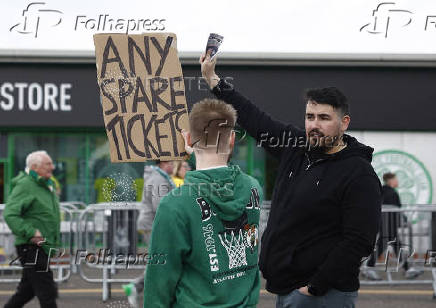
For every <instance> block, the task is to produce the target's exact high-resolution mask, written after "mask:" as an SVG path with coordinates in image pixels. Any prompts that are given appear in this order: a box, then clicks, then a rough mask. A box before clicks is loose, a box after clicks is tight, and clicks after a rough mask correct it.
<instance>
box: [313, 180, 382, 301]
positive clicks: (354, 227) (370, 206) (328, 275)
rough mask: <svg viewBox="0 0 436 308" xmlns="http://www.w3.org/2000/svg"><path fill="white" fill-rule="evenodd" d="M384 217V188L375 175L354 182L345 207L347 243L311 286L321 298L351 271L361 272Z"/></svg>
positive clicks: (341, 243) (336, 250)
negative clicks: (361, 266) (382, 211)
mask: <svg viewBox="0 0 436 308" xmlns="http://www.w3.org/2000/svg"><path fill="white" fill-rule="evenodd" d="M380 215H381V187H380V182H379V181H378V179H377V178H376V177H375V176H374V175H365V176H360V177H358V178H356V179H355V180H354V181H352V182H351V183H350V184H349V186H348V187H347V189H346V190H345V195H344V199H343V204H342V221H343V239H342V240H341V241H339V242H338V243H337V244H336V246H335V247H333V249H332V250H331V251H330V253H329V254H328V255H327V258H326V260H325V261H324V263H323V264H322V265H321V266H320V269H319V271H318V272H317V273H316V274H315V275H314V276H313V277H311V279H310V281H309V283H310V284H311V285H312V286H314V287H315V288H316V289H317V290H319V293H320V295H322V294H324V293H325V292H327V291H328V289H330V288H332V287H334V285H335V282H336V281H339V280H341V279H342V277H343V276H342V275H346V273H347V271H349V269H350V268H359V266H360V262H361V260H362V258H364V257H367V256H369V255H370V254H371V252H372V251H373V249H374V243H375V239H376V235H377V232H378V227H379V222H380Z"/></svg>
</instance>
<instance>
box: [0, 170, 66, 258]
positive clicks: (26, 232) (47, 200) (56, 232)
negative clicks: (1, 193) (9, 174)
mask: <svg viewBox="0 0 436 308" xmlns="http://www.w3.org/2000/svg"><path fill="white" fill-rule="evenodd" d="M52 184H53V183H52V182H51V181H50V180H45V179H43V178H41V177H38V176H37V174H36V173H35V172H33V171H30V174H27V173H25V172H20V173H19V174H18V176H16V177H15V178H14V179H13V180H12V193H11V195H10V196H9V198H8V201H7V202H6V206H5V210H4V212H3V215H4V218H5V221H6V223H7V224H8V226H9V228H10V229H11V230H12V233H13V234H14V235H15V245H21V244H30V239H31V238H32V237H33V235H34V234H35V231H36V229H38V230H39V231H40V232H41V234H42V236H43V237H44V238H45V240H46V242H45V243H44V244H43V245H42V248H43V249H44V252H45V253H47V254H49V253H50V248H58V247H59V246H60V212H59V200H58V197H57V196H56V193H55V190H54V187H53V185H52ZM51 253H52V254H53V253H54V250H52V252H51Z"/></svg>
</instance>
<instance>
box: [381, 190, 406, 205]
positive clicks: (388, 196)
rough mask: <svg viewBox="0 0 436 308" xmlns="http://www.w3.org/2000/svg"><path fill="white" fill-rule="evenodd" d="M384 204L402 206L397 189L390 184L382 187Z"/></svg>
mask: <svg viewBox="0 0 436 308" xmlns="http://www.w3.org/2000/svg"><path fill="white" fill-rule="evenodd" d="M382 196H383V204H389V205H395V206H398V207H401V201H400V196H399V195H398V193H397V191H396V190H395V189H393V188H392V187H390V186H388V185H383V187H382Z"/></svg>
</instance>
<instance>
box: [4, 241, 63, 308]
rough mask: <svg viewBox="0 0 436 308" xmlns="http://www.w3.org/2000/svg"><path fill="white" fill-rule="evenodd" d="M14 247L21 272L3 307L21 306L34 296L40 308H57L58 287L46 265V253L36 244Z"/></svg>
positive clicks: (18, 307)
mask: <svg viewBox="0 0 436 308" xmlns="http://www.w3.org/2000/svg"><path fill="white" fill-rule="evenodd" d="M16 248H17V253H18V257H19V258H20V263H21V265H22V266H23V273H22V276H21V281H20V282H19V284H18V287H17V291H16V292H15V294H14V295H13V296H12V297H11V298H10V299H9V301H8V302H7V303H6V304H5V306H4V308H21V307H23V306H24V305H25V304H26V303H27V302H29V301H30V300H31V299H32V298H33V297H34V296H36V297H37V298H38V300H39V304H40V306H41V308H57V305H56V298H57V295H58V289H57V285H56V283H55V282H54V280H53V272H52V271H51V270H50V268H49V267H48V265H49V259H48V256H47V254H46V253H45V252H44V251H43V250H42V248H40V247H38V246H36V245H28V244H26V245H19V246H17V247H16Z"/></svg>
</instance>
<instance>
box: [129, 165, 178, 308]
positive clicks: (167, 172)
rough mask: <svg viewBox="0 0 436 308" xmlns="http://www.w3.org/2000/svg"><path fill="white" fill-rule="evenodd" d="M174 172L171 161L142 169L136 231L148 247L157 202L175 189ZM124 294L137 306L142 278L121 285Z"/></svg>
mask: <svg viewBox="0 0 436 308" xmlns="http://www.w3.org/2000/svg"><path fill="white" fill-rule="evenodd" d="M173 170H174V163H173V161H160V160H158V161H156V164H155V165H154V166H150V165H147V166H145V167H144V188H143V193H142V201H141V202H142V205H143V209H142V210H141V211H140V213H139V217H138V220H137V223H136V225H137V230H138V231H140V232H141V233H142V234H143V239H144V242H145V243H146V244H147V245H148V246H149V244H150V236H151V229H152V225H153V220H154V218H155V216H156V211H157V208H158V206H159V202H160V200H161V199H162V197H163V196H165V195H166V194H168V193H169V192H170V191H171V190H172V189H173V188H175V187H176V185H175V184H174V182H173V180H172V179H171V174H172V173H173ZM122 287H123V289H124V293H125V294H126V296H127V299H128V301H129V303H130V305H132V306H133V307H137V306H138V294H140V293H141V292H142V290H143V289H144V278H143V276H140V277H138V278H137V279H135V280H134V282H132V283H129V284H126V285H123V286H122Z"/></svg>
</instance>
